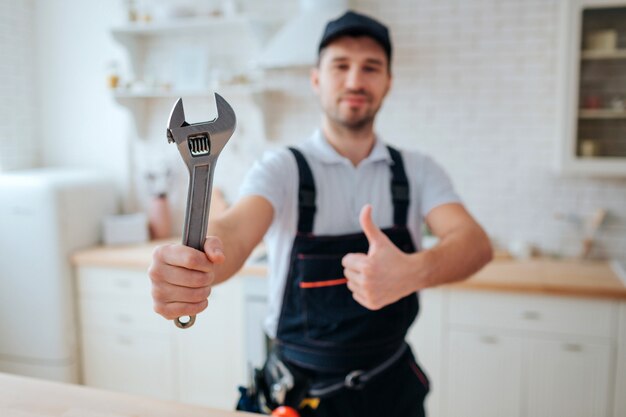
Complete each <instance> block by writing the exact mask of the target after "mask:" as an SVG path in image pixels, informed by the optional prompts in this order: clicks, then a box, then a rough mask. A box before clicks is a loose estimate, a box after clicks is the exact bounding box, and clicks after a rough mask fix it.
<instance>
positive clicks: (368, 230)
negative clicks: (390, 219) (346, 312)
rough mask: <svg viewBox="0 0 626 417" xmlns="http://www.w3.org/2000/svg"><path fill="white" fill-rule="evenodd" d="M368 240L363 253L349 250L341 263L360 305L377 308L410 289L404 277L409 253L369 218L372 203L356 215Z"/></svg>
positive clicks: (401, 295)
mask: <svg viewBox="0 0 626 417" xmlns="http://www.w3.org/2000/svg"><path fill="white" fill-rule="evenodd" d="M359 222H360V223H361V228H362V229H363V232H364V233H365V236H366V237H367V240H368V241H369V250H368V252H367V254H364V253H349V254H347V255H346V256H344V257H343V259H342V261H341V264H342V265H343V267H344V274H345V277H346V278H347V280H348V283H347V285H348V288H349V289H350V291H352V296H353V297H354V299H355V300H356V301H357V302H358V303H359V304H361V305H362V306H363V307H365V308H368V309H370V310H379V309H381V308H383V307H385V306H387V305H389V304H391V303H393V302H395V301H397V300H399V299H400V298H402V297H404V296H405V295H407V294H409V293H410V292H411V289H410V288H409V286H408V285H407V284H409V282H407V278H405V275H406V273H405V271H406V270H407V269H409V270H410V267H409V268H407V267H408V266H409V255H408V254H406V253H404V252H402V251H401V250H400V249H398V247H397V246H396V245H394V244H393V242H392V241H391V240H389V238H388V237H387V235H385V234H384V233H383V232H382V231H381V230H380V229H379V228H378V226H376V225H375V224H374V222H373V221H372V206H371V205H369V204H367V205H365V206H364V207H363V209H362V210H361V214H360V216H359Z"/></svg>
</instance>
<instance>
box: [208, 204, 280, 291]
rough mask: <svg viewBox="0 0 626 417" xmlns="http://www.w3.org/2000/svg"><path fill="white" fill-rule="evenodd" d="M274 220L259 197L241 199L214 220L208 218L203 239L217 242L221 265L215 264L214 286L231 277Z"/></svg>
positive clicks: (268, 207)
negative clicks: (221, 254) (214, 238)
mask: <svg viewBox="0 0 626 417" xmlns="http://www.w3.org/2000/svg"><path fill="white" fill-rule="evenodd" d="M273 217H274V209H273V208H272V205H271V204H270V203H269V202H268V201H267V200H266V199H264V198H262V197H259V196H250V197H244V198H243V199H241V200H240V201H239V202H238V203H237V204H235V205H234V206H232V207H231V208H229V209H228V210H227V211H226V212H225V213H224V214H222V215H221V216H219V217H218V218H216V219H211V221H210V222H209V225H208V228H207V236H215V237H217V238H219V239H220V241H221V243H222V248H223V252H224V262H222V263H220V264H218V265H215V283H216V284H218V283H220V282H223V281H225V280H227V279H228V278H230V277H231V276H233V275H235V274H236V273H237V271H239V270H240V269H241V267H242V266H243V264H244V262H245V261H246V259H248V256H250V253H251V252H252V250H253V249H254V248H255V247H256V246H257V245H258V244H259V243H260V242H261V240H262V239H263V235H265V232H266V231H267V229H268V228H269V226H270V224H271V222H272V219H273Z"/></svg>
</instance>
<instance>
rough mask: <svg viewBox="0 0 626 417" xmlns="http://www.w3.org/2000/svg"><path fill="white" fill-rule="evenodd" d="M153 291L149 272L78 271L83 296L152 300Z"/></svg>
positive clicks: (112, 269) (111, 269)
mask: <svg viewBox="0 0 626 417" xmlns="http://www.w3.org/2000/svg"><path fill="white" fill-rule="evenodd" d="M151 290H152V286H151V283H150V277H149V276H148V272H147V271H141V270H127V269H117V268H93V267H89V268H79V270H78V292H79V294H80V295H81V296H82V295H86V296H102V295H109V296H112V297H123V296H128V295H137V296H140V297H146V296H147V297H148V298H150V294H151Z"/></svg>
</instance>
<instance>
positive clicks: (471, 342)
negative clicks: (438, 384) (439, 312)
mask: <svg viewBox="0 0 626 417" xmlns="http://www.w3.org/2000/svg"><path fill="white" fill-rule="evenodd" d="M448 334H449V339H448V350H447V352H446V354H447V371H446V380H445V386H446V392H445V398H446V401H444V403H443V406H444V414H443V415H444V416H448V417H455V416H463V417H504V416H506V417H519V416H521V411H520V410H521V406H522V399H521V392H522V390H521V384H522V341H521V339H520V338H519V337H514V336H503V335H499V334H497V333H494V334H491V333H488V332H481V331H480V330H475V331H471V332H465V331H461V330H452V331H450V332H449V333H448Z"/></svg>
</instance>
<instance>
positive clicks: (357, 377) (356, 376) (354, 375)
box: [344, 370, 365, 389]
mask: <svg viewBox="0 0 626 417" xmlns="http://www.w3.org/2000/svg"><path fill="white" fill-rule="evenodd" d="M364 373H365V372H364V371H361V370H357V371H352V372H350V373H349V374H348V375H346V378H345V380H344V384H345V386H346V387H348V388H350V389H361V388H363V386H364V384H363V381H361V376H362V375H363V374H364Z"/></svg>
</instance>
